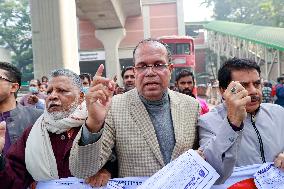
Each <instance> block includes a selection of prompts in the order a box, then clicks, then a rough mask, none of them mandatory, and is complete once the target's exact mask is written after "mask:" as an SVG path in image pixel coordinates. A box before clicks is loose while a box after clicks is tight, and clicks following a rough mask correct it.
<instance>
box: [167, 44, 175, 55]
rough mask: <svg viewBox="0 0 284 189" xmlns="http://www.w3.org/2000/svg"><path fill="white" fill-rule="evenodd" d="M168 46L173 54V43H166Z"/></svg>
mask: <svg viewBox="0 0 284 189" xmlns="http://www.w3.org/2000/svg"><path fill="white" fill-rule="evenodd" d="M167 45H168V48H169V50H170V52H171V54H175V44H174V43H168V44H167Z"/></svg>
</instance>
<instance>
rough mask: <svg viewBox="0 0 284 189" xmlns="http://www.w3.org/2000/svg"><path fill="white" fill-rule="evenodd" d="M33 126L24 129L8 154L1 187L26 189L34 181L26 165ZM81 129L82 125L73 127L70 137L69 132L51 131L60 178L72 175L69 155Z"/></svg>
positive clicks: (50, 135) (1, 173) (3, 188)
mask: <svg viewBox="0 0 284 189" xmlns="http://www.w3.org/2000/svg"><path fill="white" fill-rule="evenodd" d="M31 128H32V127H28V128H27V129H26V130H25V131H24V133H23V135H22V136H21V137H20V138H19V139H18V140H17V142H16V143H14V144H13V145H12V146H11V147H10V149H9V151H8V153H7V155H6V158H5V169H4V170H3V171H0V186H1V189H26V188H27V187H28V186H30V184H31V183H32V182H33V181H34V180H33V178H32V176H31V175H30V174H29V172H28V171H27V169H26V165H25V147H26V141H27V138H28V136H29V133H30V131H31ZM79 130H80V127H77V128H73V129H72V131H73V132H69V137H68V133H67V132H65V133H62V134H54V133H49V137H50V141H51V145H52V149H53V152H54V156H55V159H56V163H57V169H58V176H59V178H66V177H71V176H72V175H71V173H70V170H69V155H70V150H71V147H72V143H73V140H74V139H75V137H76V135H77V133H78V132H79ZM35 142H36V141H35Z"/></svg>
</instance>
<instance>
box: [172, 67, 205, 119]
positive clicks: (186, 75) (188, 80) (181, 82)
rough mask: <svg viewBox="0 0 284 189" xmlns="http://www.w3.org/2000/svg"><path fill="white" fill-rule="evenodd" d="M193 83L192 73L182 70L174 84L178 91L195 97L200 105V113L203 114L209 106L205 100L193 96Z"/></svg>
mask: <svg viewBox="0 0 284 189" xmlns="http://www.w3.org/2000/svg"><path fill="white" fill-rule="evenodd" d="M194 85H195V82H194V76H193V73H192V72H190V71H188V70H182V71H181V72H180V73H179V74H178V75H177V77H176V83H175V86H176V88H177V89H178V91H179V92H180V93H183V94H186V95H189V96H191V97H193V98H196V99H197V100H198V102H199V104H200V106H201V112H200V114H201V115H202V114H205V113H207V112H209V107H208V105H207V103H206V101H205V100H203V99H201V98H199V97H197V96H195V95H194V94H193V92H192V91H193V87H194Z"/></svg>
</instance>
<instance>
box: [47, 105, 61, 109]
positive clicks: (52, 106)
mask: <svg viewBox="0 0 284 189" xmlns="http://www.w3.org/2000/svg"><path fill="white" fill-rule="evenodd" d="M58 107H60V105H59V104H49V105H48V109H57V108H58Z"/></svg>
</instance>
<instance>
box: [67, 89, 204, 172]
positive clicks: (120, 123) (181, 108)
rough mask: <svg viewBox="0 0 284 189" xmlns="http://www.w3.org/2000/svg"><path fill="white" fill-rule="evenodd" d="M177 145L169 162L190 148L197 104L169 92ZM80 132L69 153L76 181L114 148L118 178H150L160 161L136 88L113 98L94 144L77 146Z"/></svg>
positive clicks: (156, 141)
mask: <svg viewBox="0 0 284 189" xmlns="http://www.w3.org/2000/svg"><path fill="white" fill-rule="evenodd" d="M168 93H169V96H170V107H171V114H172V119H173V126H174V132H175V139H176V144H175V147H174V150H173V153H172V160H173V159H175V158H177V157H178V156H179V155H181V154H182V153H183V152H185V151H187V150H188V149H190V148H192V147H193V145H194V142H195V140H197V138H196V137H198V136H197V134H196V124H197V119H198V116H199V103H198V102H197V101H196V100H195V99H194V98H192V97H189V96H186V95H184V94H180V93H177V92H174V91H171V90H169V91H168ZM80 138H81V132H79V133H78V135H77V138H76V139H75V141H74V144H73V148H72V150H71V154H70V171H71V173H72V174H73V175H74V176H76V177H79V178H86V177H89V176H91V175H94V174H95V173H96V172H97V171H98V170H100V168H101V167H102V166H103V165H104V164H105V163H106V161H107V160H108V159H109V157H110V155H111V153H112V148H113V147H115V150H116V152H117V158H118V166H119V177H127V176H151V175H153V174H154V173H155V172H157V171H158V170H160V169H161V168H162V167H163V166H165V163H164V162H163V158H162V154H161V151H160V147H159V143H158V140H157V137H156V134H155V130H154V126H153V124H152V122H151V120H150V117H149V115H148V113H147V110H146V108H145V106H144V105H143V103H142V101H141V100H140V98H139V95H138V92H137V90H136V89H133V90H131V91H129V92H127V93H124V94H122V95H117V96H115V97H114V98H113V99H112V105H111V108H110V110H109V112H108V115H107V118H106V121H105V125H104V131H103V134H102V136H101V138H100V139H99V140H98V141H97V142H95V143H94V144H89V145H86V146H79V145H78V142H79V140H80Z"/></svg>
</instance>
